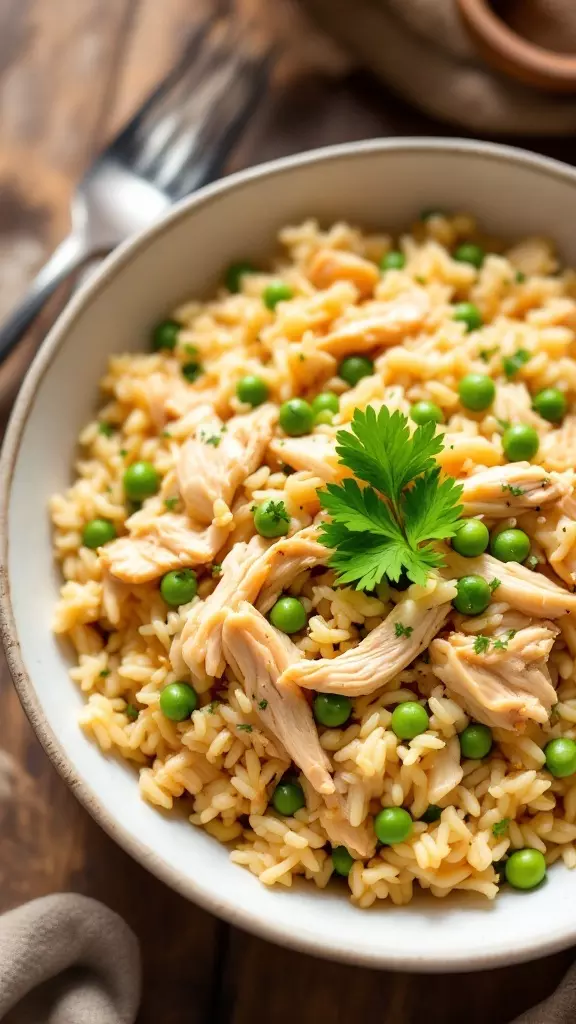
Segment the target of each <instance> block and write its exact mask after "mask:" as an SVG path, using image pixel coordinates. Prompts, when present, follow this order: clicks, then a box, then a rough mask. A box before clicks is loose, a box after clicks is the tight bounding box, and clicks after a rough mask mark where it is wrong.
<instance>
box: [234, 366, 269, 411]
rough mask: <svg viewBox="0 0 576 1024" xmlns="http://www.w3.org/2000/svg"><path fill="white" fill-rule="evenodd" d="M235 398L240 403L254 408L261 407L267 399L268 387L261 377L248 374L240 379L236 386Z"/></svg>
mask: <svg viewBox="0 0 576 1024" xmlns="http://www.w3.org/2000/svg"><path fill="white" fill-rule="evenodd" d="M236 396H237V398H239V399H240V401H241V402H246V404H247V405H251V406H253V407H256V406H257V405H262V403H263V402H265V401H266V399H267V398H268V385H267V383H266V381H265V380H262V377H256V376H254V375H253V374H248V376H247V377H242V378H241V379H240V380H239V381H238V383H237V385H236Z"/></svg>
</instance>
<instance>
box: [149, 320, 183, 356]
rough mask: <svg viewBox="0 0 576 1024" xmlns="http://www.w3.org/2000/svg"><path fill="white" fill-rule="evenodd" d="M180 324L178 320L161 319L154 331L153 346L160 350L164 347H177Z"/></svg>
mask: <svg viewBox="0 0 576 1024" xmlns="http://www.w3.org/2000/svg"><path fill="white" fill-rule="evenodd" d="M179 330H180V324H179V323H177V322H176V320H161V321H160V323H159V324H156V326H155V328H154V330H153V331H152V348H153V349H154V351H155V352H158V351H159V349H162V348H168V349H172V348H176V342H177V341H178V331H179Z"/></svg>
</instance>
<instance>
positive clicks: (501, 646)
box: [494, 629, 516, 651]
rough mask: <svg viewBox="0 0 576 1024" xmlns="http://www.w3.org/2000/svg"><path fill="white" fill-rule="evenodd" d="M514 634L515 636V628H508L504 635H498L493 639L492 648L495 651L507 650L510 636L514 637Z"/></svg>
mask: <svg viewBox="0 0 576 1024" xmlns="http://www.w3.org/2000/svg"><path fill="white" fill-rule="evenodd" d="M514 636H516V630H515V629H509V630H508V632H507V633H506V636H505V637H501V636H500V637H498V639H497V640H495V641H494V650H495V651H507V650H508V644H509V643H510V641H511V639H512V637H514Z"/></svg>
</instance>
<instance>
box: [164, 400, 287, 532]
mask: <svg viewBox="0 0 576 1024" xmlns="http://www.w3.org/2000/svg"><path fill="white" fill-rule="evenodd" d="M277 416H278V413H277V410H276V409H275V408H274V406H273V405H271V404H266V405H262V406H260V407H259V408H258V409H255V410H254V412H251V413H248V414H246V415H244V416H234V417H233V418H232V419H230V420H228V422H227V423H226V424H225V426H224V427H222V425H221V424H220V422H219V421H218V420H215V419H213V418H211V419H209V420H208V421H207V422H205V423H202V424H201V425H200V426H199V428H198V430H197V431H196V435H195V436H194V437H191V438H190V439H189V440H188V441H186V443H185V444H184V445H183V446H182V449H181V452H180V457H179V460H178V482H179V488H180V493H181V495H182V498H183V499H184V504H185V506H186V511H187V512H188V515H189V516H190V518H191V519H194V520H195V521H196V522H198V523H204V524H206V523H210V522H211V521H212V518H213V515H214V502H215V501H216V499H217V498H220V499H222V500H223V501H224V502H225V504H226V505H228V506H229V505H230V503H231V501H232V499H233V497H234V494H235V492H236V489H237V487H238V486H239V485H240V484H241V483H242V481H243V480H245V479H246V477H247V476H249V475H250V473H253V472H254V470H255V469H256V468H257V466H259V465H260V462H261V460H262V455H263V454H264V451H265V449H266V446H267V445H268V443H269V441H270V439H271V437H272V427H273V425H274V423H275V421H276V419H277Z"/></svg>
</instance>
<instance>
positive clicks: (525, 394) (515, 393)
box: [491, 382, 550, 434]
mask: <svg viewBox="0 0 576 1024" xmlns="http://www.w3.org/2000/svg"><path fill="white" fill-rule="evenodd" d="M491 411H492V413H493V415H494V416H495V417H496V419H497V420H500V421H501V422H503V423H528V424H529V425H530V426H531V427H535V428H536V430H537V431H538V433H539V434H542V433H546V432H547V431H548V430H550V424H549V423H547V422H546V420H543V419H542V417H541V416H539V415H538V413H537V412H534V409H533V408H532V396H531V394H530V392H529V391H528V388H527V387H526V385H525V384H523V383H522V382H520V383H518V384H513V383H509V384H499V385H498V387H497V388H496V395H495V397H494V404H493V406H492V410H491Z"/></svg>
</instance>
